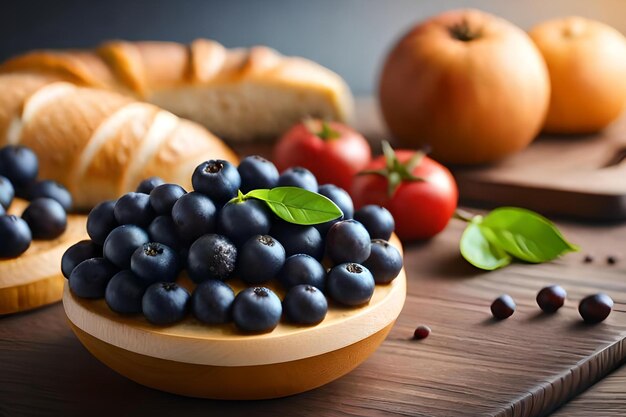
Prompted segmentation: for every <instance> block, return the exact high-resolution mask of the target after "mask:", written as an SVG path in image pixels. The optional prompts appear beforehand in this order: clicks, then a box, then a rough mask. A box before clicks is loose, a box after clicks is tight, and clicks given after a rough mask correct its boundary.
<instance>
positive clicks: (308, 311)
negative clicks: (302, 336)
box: [283, 284, 328, 325]
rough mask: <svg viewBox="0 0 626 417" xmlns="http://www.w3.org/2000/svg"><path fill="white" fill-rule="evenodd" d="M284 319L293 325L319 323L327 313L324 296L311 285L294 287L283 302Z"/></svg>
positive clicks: (326, 303)
mask: <svg viewBox="0 0 626 417" xmlns="http://www.w3.org/2000/svg"><path fill="white" fill-rule="evenodd" d="M283 309H284V311H285V318H286V319H287V320H288V321H290V322H292V323H295V324H304V325H313V324H317V323H319V322H321V321H322V320H324V317H326V313H327V312H328V302H327V301H326V297H324V294H323V293H322V292H321V291H320V290H319V289H317V288H315V287H314V286H312V285H306V284H304V285H296V286H295V287H292V288H291V289H290V290H289V291H288V292H287V295H285V299H284V300H283Z"/></svg>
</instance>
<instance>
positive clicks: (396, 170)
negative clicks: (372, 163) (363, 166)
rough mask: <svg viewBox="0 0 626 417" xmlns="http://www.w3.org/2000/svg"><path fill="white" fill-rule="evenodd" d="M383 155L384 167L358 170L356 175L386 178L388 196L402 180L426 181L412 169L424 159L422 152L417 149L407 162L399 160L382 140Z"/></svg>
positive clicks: (390, 195)
mask: <svg viewBox="0 0 626 417" xmlns="http://www.w3.org/2000/svg"><path fill="white" fill-rule="evenodd" d="M382 147H383V155H384V156H385V168H383V169H376V170H365V171H361V172H359V173H358V174H357V175H368V174H374V175H380V176H381V177H385V178H386V179H387V194H388V195H389V198H391V197H393V194H394V193H395V192H396V190H397V189H398V187H399V186H400V184H402V182H404V181H407V182H420V181H426V180H425V179H424V178H422V177H418V176H416V175H413V170H414V169H415V168H417V167H418V166H419V164H420V163H421V162H422V159H424V152H421V151H417V152H415V154H414V155H413V156H412V157H411V159H409V160H408V161H407V162H404V163H402V162H400V161H399V160H398V157H397V156H396V153H395V151H394V150H393V148H392V147H391V145H390V144H389V142H387V141H386V140H384V141H383V142H382Z"/></svg>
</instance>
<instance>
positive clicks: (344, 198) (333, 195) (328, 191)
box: [317, 184, 354, 220]
mask: <svg viewBox="0 0 626 417" xmlns="http://www.w3.org/2000/svg"><path fill="white" fill-rule="evenodd" d="M317 192H318V193H320V194H321V195H323V196H324V197H327V198H328V199H330V200H331V201H332V202H333V203H335V204H336V205H337V207H339V208H340V209H341V212H342V213H343V218H344V219H345V220H347V219H351V218H352V216H354V204H353V203H352V198H350V194H348V192H347V191H346V190H344V189H343V188H341V187H337V186H336V185H335V184H324V185H320V187H319V189H318V191H317Z"/></svg>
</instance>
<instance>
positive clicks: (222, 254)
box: [187, 234, 237, 283]
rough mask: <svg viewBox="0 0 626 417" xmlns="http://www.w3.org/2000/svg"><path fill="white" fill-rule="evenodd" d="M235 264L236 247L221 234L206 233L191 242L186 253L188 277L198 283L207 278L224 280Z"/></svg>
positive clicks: (229, 274)
mask: <svg viewBox="0 0 626 417" xmlns="http://www.w3.org/2000/svg"><path fill="white" fill-rule="evenodd" d="M236 264H237V248H236V247H235V245H233V243H232V242H231V241H230V240H228V239H227V238H225V237H224V236H221V235H215V234H208V235H204V236H202V237H200V238H199V239H198V240H196V241H195V242H193V244H192V245H191V247H190V248H189V254H188V255H187V272H188V274H189V278H191V279H192V280H193V281H194V282H196V283H199V282H202V281H206V280H207V279H218V280H220V281H224V280H225V279H227V278H229V277H230V276H231V274H232V273H233V271H234V270H235V265H236Z"/></svg>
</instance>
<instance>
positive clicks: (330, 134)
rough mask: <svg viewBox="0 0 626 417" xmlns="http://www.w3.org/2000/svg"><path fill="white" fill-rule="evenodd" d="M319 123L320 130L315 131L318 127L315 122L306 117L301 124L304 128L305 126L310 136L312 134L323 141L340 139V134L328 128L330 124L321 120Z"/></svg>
mask: <svg viewBox="0 0 626 417" xmlns="http://www.w3.org/2000/svg"><path fill="white" fill-rule="evenodd" d="M321 122H322V130H317V126H318V124H317V123H318V121H317V120H315V119H312V118H310V117H307V118H305V119H304V120H303V121H302V123H303V124H304V126H306V128H307V129H308V131H309V132H311V133H312V134H314V135H315V136H317V137H318V138H320V139H322V140H324V141H327V140H331V139H339V138H340V137H341V133H339V132H338V131H336V130H335V129H333V128H332V127H331V126H330V123H329V122H328V121H326V120H322V121H321Z"/></svg>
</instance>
